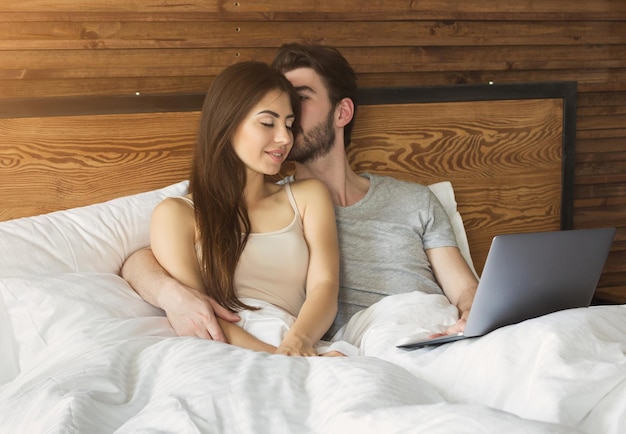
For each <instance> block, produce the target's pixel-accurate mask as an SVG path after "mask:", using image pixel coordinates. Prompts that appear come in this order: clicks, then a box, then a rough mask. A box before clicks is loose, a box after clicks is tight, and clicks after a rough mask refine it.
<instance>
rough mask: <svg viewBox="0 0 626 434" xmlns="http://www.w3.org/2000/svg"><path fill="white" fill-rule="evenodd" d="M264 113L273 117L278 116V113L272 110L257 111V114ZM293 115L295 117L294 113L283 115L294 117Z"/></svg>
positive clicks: (277, 117) (287, 117)
mask: <svg viewBox="0 0 626 434" xmlns="http://www.w3.org/2000/svg"><path fill="white" fill-rule="evenodd" d="M264 114H267V115H271V116H273V117H275V118H276V119H279V118H280V115H279V114H278V113H276V112H273V111H272V110H261V111H260V112H258V113H257V115H264ZM295 117H296V115H295V114H293V113H291V114H288V115H287V116H285V118H286V119H289V118H295Z"/></svg>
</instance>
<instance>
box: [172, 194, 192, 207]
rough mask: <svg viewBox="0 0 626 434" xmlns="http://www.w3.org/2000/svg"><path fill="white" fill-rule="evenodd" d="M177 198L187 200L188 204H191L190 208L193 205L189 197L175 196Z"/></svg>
mask: <svg viewBox="0 0 626 434" xmlns="http://www.w3.org/2000/svg"><path fill="white" fill-rule="evenodd" d="M176 197H177V198H178V199H182V200H184V201H185V202H187V203H188V204H189V206H191V207H192V208H193V207H194V205H193V200H191V199H189V198H188V197H187V196H176Z"/></svg>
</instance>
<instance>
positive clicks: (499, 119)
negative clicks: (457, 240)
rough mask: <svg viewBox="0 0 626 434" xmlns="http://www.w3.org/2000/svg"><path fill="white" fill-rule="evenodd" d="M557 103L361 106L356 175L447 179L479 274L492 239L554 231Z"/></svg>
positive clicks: (351, 151) (353, 153) (353, 151)
mask: <svg viewBox="0 0 626 434" xmlns="http://www.w3.org/2000/svg"><path fill="white" fill-rule="evenodd" d="M562 113H563V107H562V102H561V100H558V99H552V100H534V99H533V100H514V101H513V100H511V101H509V100H506V101H482V102H456V103H430V104H404V105H401V106H400V105H385V106H361V107H360V108H359V111H358V115H357V116H358V118H357V122H356V124H355V130H354V133H353V144H352V145H351V146H350V147H349V148H348V155H349V158H350V161H351V164H352V166H353V167H354V168H355V170H356V171H357V172H372V173H378V174H383V175H388V176H394V177H397V178H400V179H404V180H408V181H413V182H419V183H422V184H430V183H433V182H438V181H451V182H452V184H453V187H454V189H455V193H456V198H457V202H458V204H459V205H458V208H459V212H460V213H461V216H462V218H463V220H464V222H465V225H466V227H467V228H469V229H468V231H467V232H468V239H469V243H470V249H471V252H472V257H473V258H474V261H475V265H476V268H477V270H478V271H479V272H480V271H482V267H483V265H484V261H485V259H486V257H487V252H488V250H489V247H490V245H491V239H492V238H493V236H495V235H497V234H502V233H511V232H520V231H521V232H531V231H541V230H558V229H559V227H560V211H561V208H560V199H561V193H562V190H561V177H562V173H561V162H562V132H563V131H562V122H563V117H562Z"/></svg>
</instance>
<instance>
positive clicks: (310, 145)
mask: <svg viewBox="0 0 626 434" xmlns="http://www.w3.org/2000/svg"><path fill="white" fill-rule="evenodd" d="M285 76H286V77H287V79H288V80H289V81H290V82H291V84H293V86H294V87H295V88H296V90H297V91H298V94H299V95H300V100H301V102H302V117H301V119H300V124H301V126H302V133H301V134H299V135H298V136H297V138H296V142H295V143H294V146H293V148H292V150H291V153H290V154H289V157H288V159H289V160H291V161H296V162H298V163H307V162H311V161H315V160H316V159H318V158H320V157H324V156H325V155H327V154H328V153H329V152H330V149H331V148H332V146H333V144H334V142H335V121H334V110H332V107H331V104H330V101H329V99H328V92H327V91H326V88H325V87H324V84H323V82H322V79H321V78H320V76H319V75H318V74H317V73H316V72H315V71H314V70H313V69H311V68H298V69H294V70H292V71H289V72H286V73H285Z"/></svg>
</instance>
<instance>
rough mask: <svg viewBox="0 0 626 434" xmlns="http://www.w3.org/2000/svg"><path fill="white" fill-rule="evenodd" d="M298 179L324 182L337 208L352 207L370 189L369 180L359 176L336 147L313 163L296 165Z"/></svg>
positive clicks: (342, 152) (340, 149) (343, 153)
mask: <svg viewBox="0 0 626 434" xmlns="http://www.w3.org/2000/svg"><path fill="white" fill-rule="evenodd" d="M295 178H296V179H307V178H315V179H319V180H320V181H322V182H323V183H324V184H325V185H326V188H328V191H329V192H330V195H331V197H332V200H333V203H334V204H335V206H344V207H345V206H350V205H353V204H355V203H356V202H358V201H359V200H361V199H362V198H363V197H364V196H365V195H366V194H367V191H368V189H369V179H368V178H364V177H362V176H359V175H357V174H356V173H355V172H354V171H353V170H352V168H351V167H350V164H349V163H348V159H347V158H346V154H345V151H344V150H343V148H342V147H339V146H334V147H333V149H332V150H331V152H330V153H329V154H328V155H326V156H324V157H322V158H319V159H317V160H315V161H313V162H310V163H306V164H301V163H296V171H295Z"/></svg>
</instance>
